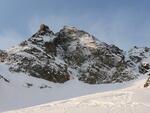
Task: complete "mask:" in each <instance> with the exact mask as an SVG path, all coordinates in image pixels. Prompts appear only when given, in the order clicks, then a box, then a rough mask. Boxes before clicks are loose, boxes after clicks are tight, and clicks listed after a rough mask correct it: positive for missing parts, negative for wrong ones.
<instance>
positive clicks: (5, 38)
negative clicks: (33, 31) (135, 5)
mask: <svg viewBox="0 0 150 113" xmlns="http://www.w3.org/2000/svg"><path fill="white" fill-rule="evenodd" d="M0 40H1V41H0V49H8V48H10V47H12V46H15V45H17V44H19V43H20V42H21V41H22V36H21V35H20V34H19V33H17V32H16V31H14V30H4V31H2V32H0Z"/></svg>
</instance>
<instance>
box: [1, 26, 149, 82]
mask: <svg viewBox="0 0 150 113" xmlns="http://www.w3.org/2000/svg"><path fill="white" fill-rule="evenodd" d="M134 50H135V49H134ZM134 50H131V51H129V58H126V56H125V53H124V52H123V50H121V49H119V48H118V47H116V46H115V45H108V44H106V43H104V42H100V41H99V40H97V39H96V38H95V37H94V36H92V35H91V34H89V33H87V32H85V31H82V30H79V29H77V28H75V27H68V26H65V27H64V28H63V29H61V30H60V31H59V32H57V33H54V32H53V31H51V30H50V29H49V27H48V26H46V25H44V24H42V25H41V26H40V29H39V31H38V32H37V33H35V34H34V35H33V36H32V37H31V38H29V39H27V40H25V41H23V42H22V43H21V44H19V45H18V46H15V47H13V48H10V49H9V50H7V51H6V52H5V51H2V52H0V60H1V61H3V62H4V63H5V64H7V65H9V66H10V68H9V70H10V71H12V72H16V73H18V72H23V73H26V74H28V75H29V76H30V75H31V76H34V77H38V78H42V79H46V80H48V81H51V82H56V83H63V82H66V81H68V80H70V79H72V78H78V79H79V80H80V81H83V82H85V83H89V84H101V83H114V82H123V81H129V80H132V79H135V78H136V77H137V76H138V73H136V71H135V70H136V69H135V68H136V64H137V63H138V64H139V68H138V70H139V71H140V72H141V73H145V72H146V71H147V70H146V68H145V67H144V69H143V67H140V66H142V65H140V64H142V63H141V61H142V59H143V58H145V56H143V55H142V53H140V54H141V55H138V56H137V55H135V54H133V53H134ZM145 51H146V52H147V51H148V52H149V49H148V48H147V49H146V50H145ZM147 68H149V67H147ZM143 70H144V71H143Z"/></svg>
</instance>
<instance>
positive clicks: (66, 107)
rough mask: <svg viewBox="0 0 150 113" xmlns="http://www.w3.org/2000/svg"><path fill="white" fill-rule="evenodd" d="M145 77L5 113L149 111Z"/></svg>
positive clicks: (124, 112) (134, 112) (120, 112)
mask: <svg viewBox="0 0 150 113" xmlns="http://www.w3.org/2000/svg"><path fill="white" fill-rule="evenodd" d="M146 78H147V77H141V78H139V79H138V80H135V81H131V82H128V83H125V84H124V85H125V86H127V87H124V88H123V89H119V88H118V89H117V88H116V90H113V91H105V92H100V93H96V94H90V95H87V96H81V97H77V98H73V99H68V100H62V101H56V102H51V103H48V104H43V105H39V106H33V107H30V108H24V109H20V110H15V111H8V112H5V113H149V111H150V98H149V95H150V88H143V84H144V83H145V81H146ZM120 85H121V84H120ZM106 86H107V85H106ZM111 86H112V87H113V86H117V85H116V84H113V85H111ZM68 93H71V92H68Z"/></svg>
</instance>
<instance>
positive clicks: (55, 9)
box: [0, 0, 150, 50]
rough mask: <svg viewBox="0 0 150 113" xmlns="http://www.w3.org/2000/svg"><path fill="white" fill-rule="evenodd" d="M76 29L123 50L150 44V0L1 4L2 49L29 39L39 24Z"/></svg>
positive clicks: (16, 0) (3, 0) (14, 0)
mask: <svg viewBox="0 0 150 113" xmlns="http://www.w3.org/2000/svg"><path fill="white" fill-rule="evenodd" d="M42 23H44V24H47V25H48V26H49V27H50V29H52V30H53V31H54V32H58V31H59V30H60V29H61V28H62V27H63V26H65V25H69V26H75V27H77V28H78V29H82V30H84V31H87V32H89V33H90V34H92V35H94V36H95V37H96V38H98V39H99V40H100V41H104V42H106V43H108V44H115V45H117V46H118V47H120V48H121V49H123V50H128V49H130V48H132V47H133V46H139V47H142V46H148V47H150V46H149V44H150V32H149V31H150V0H0V49H7V48H10V47H11V46H15V45H17V44H18V43H20V42H21V41H23V40H25V39H27V38H29V37H30V36H32V34H34V33H35V32H36V31H37V30H38V29H39V25H40V24H42Z"/></svg>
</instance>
